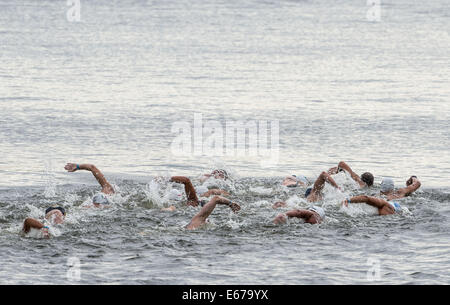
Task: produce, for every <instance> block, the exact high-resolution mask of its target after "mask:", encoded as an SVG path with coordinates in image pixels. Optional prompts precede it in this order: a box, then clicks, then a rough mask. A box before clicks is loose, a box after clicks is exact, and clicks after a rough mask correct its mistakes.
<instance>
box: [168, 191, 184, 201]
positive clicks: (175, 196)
mask: <svg viewBox="0 0 450 305" xmlns="http://www.w3.org/2000/svg"><path fill="white" fill-rule="evenodd" d="M181 199H183V194H182V193H181V192H180V191H179V190H177V189H172V190H170V193H169V200H176V201H179V200H181Z"/></svg>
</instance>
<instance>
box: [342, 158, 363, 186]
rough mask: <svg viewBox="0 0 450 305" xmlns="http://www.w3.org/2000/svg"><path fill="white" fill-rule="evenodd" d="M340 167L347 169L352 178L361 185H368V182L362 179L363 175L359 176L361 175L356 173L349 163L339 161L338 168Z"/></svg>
mask: <svg viewBox="0 0 450 305" xmlns="http://www.w3.org/2000/svg"><path fill="white" fill-rule="evenodd" d="M339 169H343V170H345V171H346V172H347V173H349V174H350V177H352V179H353V180H355V181H356V182H357V183H358V184H359V186H360V187H364V186H366V183H365V182H364V181H362V180H361V177H359V175H358V174H357V173H355V172H354V171H353V170H352V169H351V167H350V166H349V165H348V164H347V163H345V162H344V161H341V162H339V165H338V170H339Z"/></svg>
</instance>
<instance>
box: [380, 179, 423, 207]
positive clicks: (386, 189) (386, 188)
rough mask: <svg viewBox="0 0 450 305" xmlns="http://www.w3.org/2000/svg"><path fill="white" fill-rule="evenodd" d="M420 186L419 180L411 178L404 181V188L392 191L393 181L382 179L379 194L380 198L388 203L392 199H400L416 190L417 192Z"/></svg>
mask: <svg viewBox="0 0 450 305" xmlns="http://www.w3.org/2000/svg"><path fill="white" fill-rule="evenodd" d="M420 186H421V183H420V181H419V179H417V177H416V176H411V177H410V178H409V179H408V180H407V181H406V187H404V188H400V189H398V190H394V180H392V179H391V178H384V179H383V181H381V191H380V194H381V195H382V196H385V197H386V199H387V200H388V201H389V200H393V199H400V198H403V197H407V196H409V195H411V194H412V193H414V192H415V191H416V190H418V189H419V188H420Z"/></svg>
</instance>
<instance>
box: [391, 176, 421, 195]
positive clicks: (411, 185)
mask: <svg viewBox="0 0 450 305" xmlns="http://www.w3.org/2000/svg"><path fill="white" fill-rule="evenodd" d="M406 185H407V186H406V187H404V188H401V189H398V190H397V191H396V193H398V194H400V195H403V196H409V195H411V194H412V193H414V192H415V191H417V190H418V189H419V188H420V186H421V185H422V184H421V183H420V181H419V179H417V177H416V176H411V178H409V179H408V181H406Z"/></svg>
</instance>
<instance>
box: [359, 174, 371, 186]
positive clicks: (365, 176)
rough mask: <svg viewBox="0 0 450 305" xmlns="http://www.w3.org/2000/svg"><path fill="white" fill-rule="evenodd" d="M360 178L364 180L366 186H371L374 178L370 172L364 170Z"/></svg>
mask: <svg viewBox="0 0 450 305" xmlns="http://www.w3.org/2000/svg"><path fill="white" fill-rule="evenodd" d="M361 180H362V181H364V183H365V184H367V186H372V185H373V180H374V178H373V175H372V174H371V173H369V172H366V173H364V174H362V175H361Z"/></svg>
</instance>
